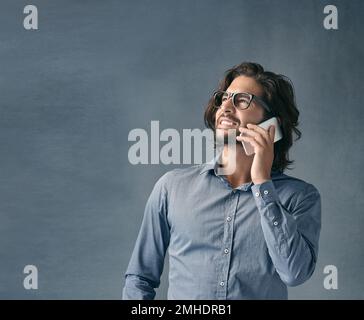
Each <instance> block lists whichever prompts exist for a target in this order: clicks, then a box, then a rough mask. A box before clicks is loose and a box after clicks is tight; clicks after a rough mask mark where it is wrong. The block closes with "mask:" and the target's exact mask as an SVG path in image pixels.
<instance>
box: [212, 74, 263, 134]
mask: <svg viewBox="0 0 364 320" xmlns="http://www.w3.org/2000/svg"><path fill="white" fill-rule="evenodd" d="M225 91H227V92H232V93H235V92H247V93H251V94H254V95H256V96H258V97H262V96H263V90H262V88H261V86H260V85H259V84H258V83H257V82H256V81H255V80H254V79H252V78H250V77H246V76H239V77H237V78H235V79H234V80H233V82H232V83H231V84H230V86H229V87H228V88H227V89H226V90H225ZM263 119H264V109H263V107H262V106H260V105H259V103H258V102H257V101H255V100H254V99H253V100H252V102H251V104H250V106H249V108H247V109H245V110H238V109H236V108H235V107H234V105H233V102H232V99H231V98H230V99H227V100H226V101H224V102H223V103H222V105H221V107H220V108H219V109H218V110H217V112H216V117H215V128H216V129H219V130H217V131H219V132H224V136H225V137H227V134H228V129H236V135H239V134H240V132H239V130H238V128H239V127H244V128H246V125H247V124H248V123H253V124H258V123H260V122H262V121H263Z"/></svg>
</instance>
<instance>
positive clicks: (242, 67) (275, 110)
mask: <svg viewBox="0 0 364 320" xmlns="http://www.w3.org/2000/svg"><path fill="white" fill-rule="evenodd" d="M221 91H223V92H221ZM224 92H225V93H224ZM233 93H244V94H239V95H236V94H235V95H233ZM273 116H276V117H277V118H278V120H279V121H280V124H281V129H282V133H283V139H281V140H280V141H278V142H276V143H275V145H274V161H273V167H272V169H273V170H280V171H283V170H284V169H286V168H287V167H288V165H290V164H292V163H293V161H292V160H289V156H288V150H289V149H290V147H291V146H292V143H293V133H295V134H296V136H297V139H296V140H298V139H299V138H300V137H301V132H300V131H299V130H298V128H297V126H298V116H299V111H298V109H297V106H296V102H295V97H294V88H293V85H292V82H291V81H290V80H289V79H288V78H287V77H286V76H284V75H280V74H275V73H273V72H269V71H265V70H264V69H263V67H262V66H261V65H259V64H257V63H250V62H243V63H241V64H239V65H237V66H234V67H233V68H231V69H229V70H227V71H226V73H225V77H224V78H223V79H222V81H221V82H220V84H219V87H218V90H217V93H216V94H215V95H214V96H212V97H211V99H210V101H209V103H208V105H207V107H206V110H205V115H204V120H205V124H206V126H207V127H208V128H210V129H213V130H214V131H216V129H221V130H224V132H225V131H226V133H227V130H228V129H236V134H239V131H238V127H241V126H242V127H246V125H247V124H248V123H254V124H258V123H260V122H262V121H264V120H266V119H269V118H271V117H273ZM239 143H240V142H239Z"/></svg>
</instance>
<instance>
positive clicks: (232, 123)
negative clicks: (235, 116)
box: [219, 118, 237, 127]
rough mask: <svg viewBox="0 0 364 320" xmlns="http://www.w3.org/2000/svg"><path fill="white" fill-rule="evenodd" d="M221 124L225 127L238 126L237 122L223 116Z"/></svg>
mask: <svg viewBox="0 0 364 320" xmlns="http://www.w3.org/2000/svg"><path fill="white" fill-rule="evenodd" d="M219 125H221V126H224V127H236V126H237V122H235V121H232V120H230V119H226V118H223V119H221V120H220V122H219Z"/></svg>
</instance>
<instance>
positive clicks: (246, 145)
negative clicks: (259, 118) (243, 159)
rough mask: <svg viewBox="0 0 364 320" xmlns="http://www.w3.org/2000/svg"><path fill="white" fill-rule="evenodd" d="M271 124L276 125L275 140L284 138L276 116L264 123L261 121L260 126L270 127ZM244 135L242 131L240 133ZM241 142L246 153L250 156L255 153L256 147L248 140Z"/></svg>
mask: <svg viewBox="0 0 364 320" xmlns="http://www.w3.org/2000/svg"><path fill="white" fill-rule="evenodd" d="M270 125H274V126H275V129H276V130H275V133H274V142H277V141H279V140H281V139H282V137H283V134H282V130H281V127H280V126H279V123H278V120H277V118H276V117H273V118H270V119H268V120H266V121H264V122H262V123H259V124H258V126H259V127H261V128H263V129H266V130H267V129H268V128H269V126H270ZM240 135H242V133H240ZM241 144H242V145H243V148H244V151H245V153H246V154H247V155H248V156H250V155H252V154H253V153H254V147H253V146H252V145H251V144H250V143H249V142H247V141H242V142H241Z"/></svg>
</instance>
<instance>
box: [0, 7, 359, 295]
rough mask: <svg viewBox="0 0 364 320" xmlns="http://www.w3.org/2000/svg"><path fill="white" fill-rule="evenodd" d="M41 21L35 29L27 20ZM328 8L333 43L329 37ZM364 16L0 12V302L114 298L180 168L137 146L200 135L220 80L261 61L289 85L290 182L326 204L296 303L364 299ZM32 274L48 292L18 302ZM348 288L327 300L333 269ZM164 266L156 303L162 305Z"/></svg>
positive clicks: (342, 11) (171, 10)
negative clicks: (30, 15)
mask: <svg viewBox="0 0 364 320" xmlns="http://www.w3.org/2000/svg"><path fill="white" fill-rule="evenodd" d="M27 4H33V5H36V6H37V8H38V15H39V26H38V27H39V29H38V30H25V29H24V27H23V18H24V17H25V15H24V13H23V9H24V7H25V5H27ZM327 4H333V5H336V6H337V8H338V14H339V15H338V18H339V24H338V26H339V29H338V30H326V29H325V28H324V27H323V20H324V17H325V14H324V13H323V8H324V6H325V5H327ZM363 9H364V1H354V0H352V1H338V0H335V1H329V0H328V1H298V0H297V1H292V0H281V1H278V0H276V1H268V0H265V1H257V0H249V1H243V0H240V1H218V0H215V1H192V0H191V1H170V0H168V1H167V0H165V1H151V0H150V1H147V0H141V1H114V0H105V1H99V0H92V1H91V0H90V1H81V0H78V1H76V0H63V1H61V0H58V1H55V0H54V1H49V0H44V1H40V0H31V1H23V0H17V1H13V0H6V1H5V0H3V1H2V2H1V10H0V93H1V94H0V97H1V98H0V182H1V183H0V298H3V299H13V298H19V299H48V298H49V299H120V297H121V288H122V286H123V283H124V280H123V275H124V272H125V269H126V267H127V264H128V262H129V258H130V255H131V252H132V249H133V247H134V243H135V240H136V237H137V233H138V230H139V227H140V223H141V220H142V216H143V210H144V206H145V202H146V200H147V198H148V196H149V194H150V192H151V190H152V187H153V185H154V183H155V182H156V180H157V179H158V178H159V177H160V176H161V175H162V174H163V173H165V172H166V171H168V170H171V169H173V168H175V167H177V166H176V165H173V166H172V165H163V164H159V165H158V164H155V165H136V166H134V165H131V164H130V163H129V161H128V150H129V148H130V146H131V145H132V144H133V143H132V142H129V141H128V133H129V132H130V131H131V130H132V129H134V128H143V129H145V130H147V131H148V132H149V131H150V123H151V121H152V120H159V121H160V129H161V130H162V129H165V128H175V129H177V130H178V131H179V132H182V129H183V128H187V129H188V128H191V129H192V128H200V129H203V128H204V125H203V108H204V106H205V104H206V102H207V100H208V97H209V96H210V94H211V93H212V91H213V90H214V89H215V87H216V85H217V82H218V80H219V79H221V77H222V75H223V72H224V71H225V70H226V69H227V68H229V67H231V66H232V65H234V64H237V63H239V62H242V61H256V62H259V63H261V64H262V65H263V66H264V67H266V68H267V69H269V70H272V71H275V72H277V73H283V74H285V75H287V76H289V77H290V78H291V79H292V81H293V83H294V84H295V88H296V94H297V102H298V105H299V108H300V111H301V116H300V128H301V130H302V132H303V136H302V139H301V140H299V141H298V142H297V144H296V145H295V146H294V147H293V149H292V152H291V157H292V158H293V159H295V160H296V163H295V166H294V169H293V170H292V171H288V172H286V173H287V174H290V175H293V176H296V177H298V178H301V179H304V180H306V181H308V182H310V183H313V184H314V185H315V186H316V187H317V188H318V189H319V190H320V192H321V196H322V210H323V211H322V233H321V240H320V252H319V260H318V264H317V268H316V271H315V274H314V275H313V277H312V278H311V279H310V280H309V281H308V282H307V283H305V284H304V285H302V286H299V287H295V288H292V289H289V295H290V298H292V299H293V298H296V299H334V298H342V299H349V298H354V299H359V298H361V299H362V298H364V290H363V289H364V275H363V269H364V268H363V267H364V257H363V250H362V244H363V243H364V238H363V232H362V230H363V227H364V218H363V217H364V215H363V209H362V208H363V205H364V200H363V199H364V197H363V194H362V193H363V181H364V179H363V170H362V164H363V138H364V137H363V129H362V127H363V120H364V111H363V110H364V108H363V97H362V95H363V88H364V83H363V67H364V62H363V58H364V56H363V49H364V45H363V41H362V38H361V36H362V35H363V34H364V30H363V29H364V28H363V20H362V17H363ZM26 265H35V266H36V267H37V268H38V272H39V274H38V289H37V290H34V289H33V290H26V289H25V288H24V287H23V280H24V278H25V276H26V275H25V274H24V273H23V269H24V267H25V266H26ZM327 265H334V266H336V267H337V270H338V289H337V290H327V289H325V288H324V285H323V283H324V278H325V276H326V275H325V274H324V272H323V270H324V267H325V266H327ZM167 271H168V265H166V267H165V273H164V274H163V277H162V283H161V286H160V288H159V289H158V291H157V298H158V299H165V298H166V292H167V287H168V278H167Z"/></svg>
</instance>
